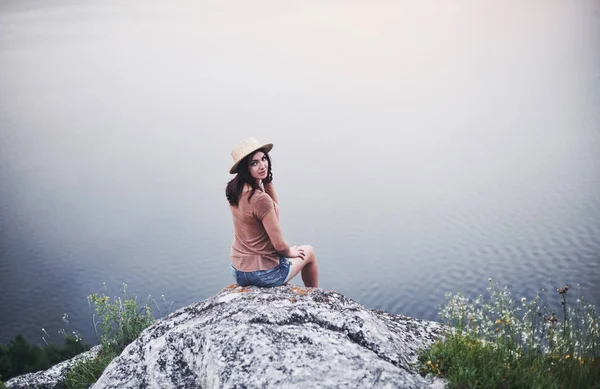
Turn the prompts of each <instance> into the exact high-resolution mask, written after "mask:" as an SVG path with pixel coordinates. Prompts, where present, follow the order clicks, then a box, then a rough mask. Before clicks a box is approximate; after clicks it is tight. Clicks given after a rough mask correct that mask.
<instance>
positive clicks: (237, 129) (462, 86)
mask: <svg viewBox="0 0 600 389" xmlns="http://www.w3.org/2000/svg"><path fill="white" fill-rule="evenodd" d="M484 3H485V4H484ZM598 48H600V2H598V1H596V0H574V1H568V2H567V1H559V0H545V1H534V0H526V1H522V0H521V1H496V2H480V1H466V0H461V1H458V2H453V3H452V5H450V4H449V5H440V4H439V2H433V1H424V2H421V1H419V2H417V1H406V2H396V3H393V4H389V3H387V2H378V1H376V2H372V1H369V2H353V3H346V2H344V3H340V2H333V1H318V2H317V1H309V2H302V3H301V4H300V3H299V4H294V5H289V4H284V3H282V2H276V1H272V2H252V3H251V4H250V3H248V2H238V3H237V4H236V6H233V5H232V3H227V4H225V3H222V2H201V3H198V2H193V1H178V2H158V1H128V2H117V1H107V0H102V1H88V2H70V1H62V0H60V1H59V0H54V1H4V2H3V3H2V4H1V5H0V343H3V344H5V343H6V342H7V341H8V340H9V339H11V338H12V337H13V336H14V335H16V334H17V333H23V334H25V335H26V336H27V337H28V338H30V339H32V340H36V341H39V340H40V339H41V335H42V332H41V328H42V327H44V328H46V330H48V332H50V333H51V334H56V331H58V329H60V328H62V327H64V324H63V322H62V316H63V313H67V314H68V315H69V319H70V323H69V326H70V328H72V329H76V330H78V331H80V332H81V333H82V334H83V336H84V338H85V339H86V340H87V341H88V342H90V343H94V342H95V339H94V336H93V329H92V324H91V314H92V311H91V309H90V308H89V307H88V304H87V300H86V296H87V295H89V294H91V293H94V292H100V291H103V290H104V286H103V283H106V289H107V290H108V293H109V294H110V295H116V294H119V293H120V290H121V288H122V283H127V284H128V289H129V291H130V292H133V293H137V294H140V295H146V294H151V295H152V296H154V297H155V298H156V299H157V300H160V296H161V295H163V294H164V295H165V298H166V299H167V300H168V301H169V302H170V301H173V305H172V308H173V309H176V308H180V307H182V306H185V305H188V304H190V303H192V302H195V301H198V300H202V299H205V298H207V297H209V296H211V295H214V294H215V293H217V292H218V291H219V290H220V289H221V288H222V287H224V286H225V285H228V284H230V283H231V282H232V280H231V279H230V273H229V270H228V263H229V258H228V255H229V247H230V244H231V240H232V225H231V216H230V214H229V209H228V206H227V202H226V200H225V196H224V186H225V183H226V182H227V180H228V179H229V178H230V176H229V175H228V174H227V171H228V169H229V167H230V165H231V162H232V161H231V157H230V155H229V152H230V150H231V148H232V147H233V145H234V144H235V143H236V142H238V141H239V140H241V139H244V138H247V137H249V136H254V137H256V138H258V139H259V140H261V141H264V142H273V143H275V148H274V150H273V152H272V154H271V155H272V159H273V164H274V170H273V171H274V178H275V183H276V185H277V188H278V192H279V197H280V202H281V208H282V211H281V224H282V229H283V232H284V235H285V237H286V239H287V240H288V241H289V242H290V243H291V244H306V243H308V244H312V245H313V246H314V247H315V249H316V252H317V255H318V259H319V266H320V272H321V280H320V281H321V285H322V287H324V288H326V289H335V290H337V291H339V292H341V293H344V294H345V295H347V296H348V297H351V298H353V299H355V300H357V301H359V302H360V303H362V304H364V305H366V306H368V307H371V308H379V309H385V310H388V311H390V312H394V313H400V314H405V315H410V316H414V317H420V318H426V319H433V320H435V319H436V318H437V311H438V306H439V305H440V304H442V303H443V302H444V293H446V292H458V291H462V292H465V293H467V294H469V295H475V294H478V293H480V292H484V290H485V288H486V286H487V279H488V277H493V278H494V279H495V280H498V281H499V282H500V283H501V284H506V285H508V286H509V287H510V288H511V291H512V292H513V294H514V295H515V296H517V297H520V296H528V297H532V296H533V294H534V293H535V292H536V291H537V290H538V289H541V288H546V289H554V288H556V287H557V286H562V285H563V284H565V283H566V284H568V285H571V286H575V285H576V284H577V283H579V284H581V289H582V292H583V294H584V296H585V298H586V299H587V300H588V301H591V302H594V303H596V304H599V305H600V292H599V290H598V285H599V284H600V50H599V49H598ZM296 282H298V283H301V281H300V280H299V279H298V280H296ZM55 337H56V340H60V336H58V335H55Z"/></svg>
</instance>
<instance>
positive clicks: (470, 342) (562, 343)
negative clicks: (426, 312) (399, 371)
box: [418, 280, 600, 389]
mask: <svg viewBox="0 0 600 389" xmlns="http://www.w3.org/2000/svg"><path fill="white" fill-rule="evenodd" d="M567 294H568V287H563V288H559V289H557V295H558V296H559V299H560V305H561V307H562V313H561V314H558V315H557V314H556V313H555V312H552V311H551V310H550V309H549V308H547V307H546V306H545V305H543V304H542V303H541V296H540V294H538V295H537V296H536V297H535V298H534V299H533V300H531V301H527V299H525V298H522V299H521V300H520V303H519V302H515V301H514V299H513V298H512V296H511V294H510V292H508V290H507V288H503V289H501V288H499V287H498V284H495V285H494V284H493V283H492V281H491V280H490V287H489V288H488V297H487V299H485V298H484V297H483V296H481V295H480V296H479V297H477V298H476V299H474V300H472V301H471V300H469V299H467V298H465V297H464V296H462V295H460V294H456V295H448V296H447V298H448V301H447V304H446V306H444V307H443V308H442V310H441V312H440V316H441V317H442V318H443V319H444V322H445V323H446V324H448V325H449V326H450V327H451V331H449V332H448V333H446V334H445V337H444V339H443V340H440V341H438V342H436V343H434V344H433V345H432V346H431V347H430V348H429V349H427V350H423V351H422V352H421V353H420V355H419V357H418V367H419V369H420V372H421V374H422V375H428V374H431V375H435V376H439V377H443V378H445V379H447V382H448V384H447V388H451V389H453V388H460V389H467V388H478V389H486V388H490V389H491V388H498V389H505V388H510V389H520V388H523V389H525V388H527V389H529V388H540V389H542V388H543V389H553V388H561V389H563V388H581V389H584V388H585V389H598V388H600V320H599V318H598V316H597V314H596V311H595V307H594V306H593V305H591V304H586V303H585V302H584V301H583V298H582V297H581V296H579V297H578V298H577V299H576V300H575V301H573V302H571V301H570V299H568V298H567ZM569 303H571V306H569Z"/></svg>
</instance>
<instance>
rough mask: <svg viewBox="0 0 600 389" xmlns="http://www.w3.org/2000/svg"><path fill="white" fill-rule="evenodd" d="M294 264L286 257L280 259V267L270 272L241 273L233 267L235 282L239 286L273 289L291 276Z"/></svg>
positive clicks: (232, 273) (232, 272)
mask: <svg viewBox="0 0 600 389" xmlns="http://www.w3.org/2000/svg"><path fill="white" fill-rule="evenodd" d="M291 267H292V263H291V262H290V260H289V259H287V258H285V257H281V258H279V265H277V266H275V267H274V268H272V269H269V270H257V271H248V272H245V271H239V270H237V269H236V268H235V267H233V265H232V266H231V275H232V276H233V280H234V281H235V283H236V284H238V285H239V286H248V285H255V286H260V287H263V288H272V287H274V286H279V285H283V284H284V283H285V280H286V278H287V276H288V275H289V274H290V269H291Z"/></svg>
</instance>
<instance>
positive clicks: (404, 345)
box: [8, 285, 444, 389]
mask: <svg viewBox="0 0 600 389" xmlns="http://www.w3.org/2000/svg"><path fill="white" fill-rule="evenodd" d="M443 330H444V327H443V326H442V325H441V324H439V323H435V322H430V321H424V320H419V319H413V318H409V317H405V316H400V315H394V314H390V313H387V312H384V311H377V310H369V309H366V308H365V307H363V306H361V305H360V304H358V303H356V302H354V301H352V300H351V299H348V298H346V297H344V296H343V295H341V294H340V293H337V292H333V291H327V290H323V289H319V288H300V287H297V286H294V285H287V286H282V287H278V288H272V289H261V288H254V287H249V288H242V287H238V286H237V285H231V286H229V287H226V288H224V289H223V290H221V291H220V292H219V293H218V294H217V295H215V296H213V297H210V298H208V299H206V300H204V301H201V302H198V303H195V304H192V305H190V306H187V307H185V308H182V309H180V310H178V311H176V312H174V313H172V314H171V315H169V316H167V317H166V318H164V319H161V320H158V321H157V322H156V323H155V324H154V325H152V326H151V327H149V328H147V329H146V330H145V331H144V332H143V333H142V334H141V335H140V337H139V338H138V339H136V340H135V341H134V342H133V343H131V344H130V345H129V346H127V348H125V350H123V352H122V353H121V355H120V356H119V357H117V358H115V359H114V360H113V361H112V362H111V363H110V365H109V366H108V367H107V368H106V370H105V371H104V374H103V375H102V376H101V377H100V379H99V380H98V382H96V384H95V385H93V387H92V388H93V389H108V388H114V389H117V388H119V389H123V388H136V389H137V388H146V389H150V388H157V389H158V388H160V389H167V388H177V389H180V388H190V389H191V388H240V389H241V388H247V389H250V388H442V387H443V381H441V380H430V379H425V378H423V377H421V376H420V375H419V374H418V373H417V372H416V371H415V369H414V368H413V367H412V366H411V364H412V363H413V362H415V361H416V357H417V350H418V349H419V348H421V347H426V346H428V345H430V344H431V343H432V342H433V341H435V340H436V339H438V338H439V337H440V336H441V335H442V332H443ZM51 370H52V369H51ZM46 373H47V372H42V373H36V374H46ZM23 378H24V376H22V377H17V378H15V379H14V380H19V381H18V382H19V385H10V386H9V387H11V388H25V387H42V388H51V387H54V385H55V383H56V379H53V383H54V385H46V384H43V383H42V382H41V381H39V380H37V381H35V382H30V383H29V385H27V383H26V382H25V381H24V380H23ZM11 381H13V380H11ZM11 381H9V382H8V384H11ZM15 382H16V381H15Z"/></svg>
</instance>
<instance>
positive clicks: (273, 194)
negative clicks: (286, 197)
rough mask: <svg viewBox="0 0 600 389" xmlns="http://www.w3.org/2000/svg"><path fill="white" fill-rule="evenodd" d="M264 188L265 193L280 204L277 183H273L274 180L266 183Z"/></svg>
mask: <svg viewBox="0 0 600 389" xmlns="http://www.w3.org/2000/svg"><path fill="white" fill-rule="evenodd" d="M264 188H265V193H267V194H268V195H269V196H271V198H272V199H273V201H275V204H277V205H279V199H278V198H277V191H275V185H274V184H273V181H271V182H269V183H268V184H264Z"/></svg>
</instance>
